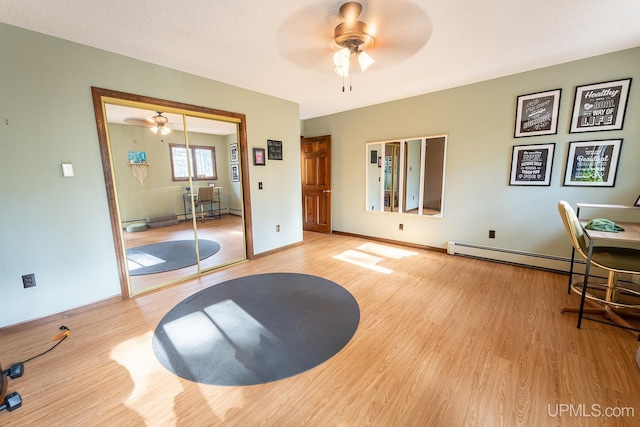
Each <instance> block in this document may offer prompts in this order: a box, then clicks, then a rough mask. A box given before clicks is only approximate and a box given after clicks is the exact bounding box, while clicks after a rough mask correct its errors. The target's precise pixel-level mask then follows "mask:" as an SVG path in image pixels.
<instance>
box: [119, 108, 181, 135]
mask: <svg viewBox="0 0 640 427" xmlns="http://www.w3.org/2000/svg"><path fill="white" fill-rule="evenodd" d="M156 113H158V114H156V115H155V116H153V117H147V118H144V119H140V118H135V117H127V118H125V119H124V122H125V123H128V124H132V125H138V126H147V127H149V130H150V131H151V132H153V133H154V134H160V135H167V134H169V133H170V132H171V128H170V127H169V119H168V118H167V117H166V116H163V113H162V112H161V111H156Z"/></svg>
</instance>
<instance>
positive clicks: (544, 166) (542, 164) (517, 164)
mask: <svg viewBox="0 0 640 427" xmlns="http://www.w3.org/2000/svg"><path fill="white" fill-rule="evenodd" d="M555 147H556V144H555V143H550V144H537V145H514V146H513V155H512V157H511V179H510V180H509V185H550V184H551V168H552V166H553V152H554V150H555Z"/></svg>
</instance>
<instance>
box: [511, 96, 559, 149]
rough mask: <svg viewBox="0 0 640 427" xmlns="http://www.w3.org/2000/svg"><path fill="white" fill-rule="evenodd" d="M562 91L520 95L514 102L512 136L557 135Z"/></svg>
mask: <svg viewBox="0 0 640 427" xmlns="http://www.w3.org/2000/svg"><path fill="white" fill-rule="evenodd" d="M561 93H562V89H554V90H549V91H546V92H538V93H531V94H529V95H521V96H519V97H518V100H517V102H516V130H515V134H514V136H515V137H516V138H520V137H523V136H537V135H554V134H556V133H558V111H559V109H560V94H561Z"/></svg>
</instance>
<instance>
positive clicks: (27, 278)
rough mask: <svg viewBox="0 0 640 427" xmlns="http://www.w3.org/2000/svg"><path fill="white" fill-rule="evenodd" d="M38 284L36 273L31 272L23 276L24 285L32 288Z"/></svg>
mask: <svg viewBox="0 0 640 427" xmlns="http://www.w3.org/2000/svg"><path fill="white" fill-rule="evenodd" d="M35 285H36V275H35V274H33V273H31V274H25V275H24V276H22V286H24V288H25V289H26V288H32V287H34V286H35Z"/></svg>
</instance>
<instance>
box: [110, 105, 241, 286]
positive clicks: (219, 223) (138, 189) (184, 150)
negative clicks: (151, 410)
mask: <svg viewBox="0 0 640 427" xmlns="http://www.w3.org/2000/svg"><path fill="white" fill-rule="evenodd" d="M154 110H155V109H154V108H153V106H149V109H146V108H139V107H138V106H136V107H135V108H134V107H131V106H126V105H114V104H109V103H105V114H106V118H107V133H108V138H109V149H110V158H111V163H112V170H113V179H114V183H115V189H116V198H117V202H118V216H119V222H120V229H121V230H122V237H123V239H122V240H123V242H124V246H125V252H126V253H127V267H128V273H129V274H128V275H129V284H130V291H131V293H132V294H137V293H140V292H143V291H146V290H151V289H156V288H158V287H160V286H164V285H166V284H170V283H175V282H176V281H179V280H182V279H184V277H188V276H194V275H197V274H200V273H202V272H203V271H206V270H211V269H213V268H217V267H220V266H223V265H227V264H230V263H233V262H237V261H241V260H244V259H245V258H246V251H245V239H244V226H243V223H244V222H243V208H242V206H243V202H242V187H241V183H240V182H239V180H238V181H232V176H231V170H230V164H229V146H230V145H231V144H236V146H237V144H238V132H237V125H236V124H235V123H229V122H223V121H217V120H213V119H211V118H204V117H191V116H187V115H185V114H182V113H181V112H179V111H169V112H165V111H162V117H163V119H162V122H163V123H162V125H163V126H162V127H161V128H160V130H159V131H158V129H156V132H154V129H153V128H154V126H156V127H157V125H158V123H157V122H154V116H155V117H157V116H158V114H159V112H158V111H154ZM165 120H166V122H165ZM185 129H186V131H185ZM239 165H240V162H238V164H237V165H236V167H238V168H239ZM201 189H202V190H206V191H199V190H201ZM211 190H213V191H211ZM208 193H211V195H212V197H208V198H207V200H204V196H202V195H203V194H208ZM199 197H200V198H199ZM196 239H197V240H196ZM178 241H187V242H191V243H190V244H189V245H188V247H187V248H186V249H185V251H184V254H177V253H176V252H175V251H173V252H172V251H169V252H167V253H162V252H153V251H152V250H149V251H144V252H143V253H142V254H141V255H135V256H133V255H130V253H135V252H136V251H137V250H134V249H133V248H140V247H143V246H144V247H146V248H148V247H149V246H148V245H156V244H159V243H166V242H174V243H175V242H178ZM196 241H197V242H203V241H204V242H203V243H202V244H200V245H196ZM210 242H214V243H215V245H212V244H211V243H210ZM212 251H213V252H214V253H213V254H212V253H211V252H212ZM197 254H200V257H199V258H200V262H198V256H197ZM178 255H180V256H184V257H185V258H186V262H184V264H183V265H179V266H177V267H175V268H174V267H172V268H170V269H165V268H162V266H163V265H169V264H171V263H172V262H173V261H174V258H173V257H174V256H175V257H177V256H178ZM156 267H157V269H156V270H154V268H156ZM157 270H159V271H157ZM149 271H151V272H149Z"/></svg>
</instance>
